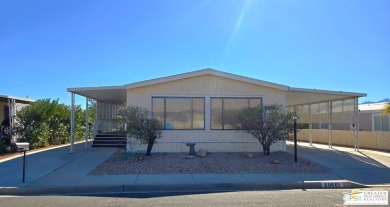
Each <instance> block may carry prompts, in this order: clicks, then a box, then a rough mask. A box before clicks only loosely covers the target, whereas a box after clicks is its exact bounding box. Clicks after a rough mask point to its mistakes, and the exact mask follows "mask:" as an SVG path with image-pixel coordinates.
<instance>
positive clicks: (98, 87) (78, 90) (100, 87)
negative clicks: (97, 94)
mask: <svg viewBox="0 0 390 207" xmlns="http://www.w3.org/2000/svg"><path fill="white" fill-rule="evenodd" d="M125 89H126V87H125V86H124V85H121V86H95V87H78V88H67V91H68V92H73V93H76V92H81V91H98V90H125Z"/></svg>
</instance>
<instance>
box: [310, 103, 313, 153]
mask: <svg viewBox="0 0 390 207" xmlns="http://www.w3.org/2000/svg"><path fill="white" fill-rule="evenodd" d="M309 114H310V123H309V145H311V146H312V145H313V116H312V113H311V103H310V104H309Z"/></svg>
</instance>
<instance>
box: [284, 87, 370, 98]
mask: <svg viewBox="0 0 390 207" xmlns="http://www.w3.org/2000/svg"><path fill="white" fill-rule="evenodd" d="M288 91H291V92H302V93H323V94H333V95H344V96H354V97H366V96H367V94H366V93H355V92H347V91H329V90H320V89H308V88H293V87H289V89H288Z"/></svg>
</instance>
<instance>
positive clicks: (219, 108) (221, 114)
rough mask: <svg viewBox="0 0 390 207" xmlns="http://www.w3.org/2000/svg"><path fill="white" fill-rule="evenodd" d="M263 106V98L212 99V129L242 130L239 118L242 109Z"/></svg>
mask: <svg viewBox="0 0 390 207" xmlns="http://www.w3.org/2000/svg"><path fill="white" fill-rule="evenodd" d="M261 104H262V103H261V98H211V119H210V120H211V129H233V130H236V129H240V127H239V125H238V124H237V123H238V119H237V116H238V114H239V113H240V112H241V111H242V109H244V108H249V107H255V106H259V105H260V106H261Z"/></svg>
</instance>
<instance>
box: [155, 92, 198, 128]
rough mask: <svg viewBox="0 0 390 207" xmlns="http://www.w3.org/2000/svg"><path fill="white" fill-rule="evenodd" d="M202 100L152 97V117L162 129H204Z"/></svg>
mask: <svg viewBox="0 0 390 207" xmlns="http://www.w3.org/2000/svg"><path fill="white" fill-rule="evenodd" d="M204 103H205V102H204V98H192V97H191V98H183V97H153V98H152V113H153V117H154V118H156V119H158V120H159V121H161V123H163V125H164V129H204V121H205V118H204V114H205V113H204V108H205V104H204Z"/></svg>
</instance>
